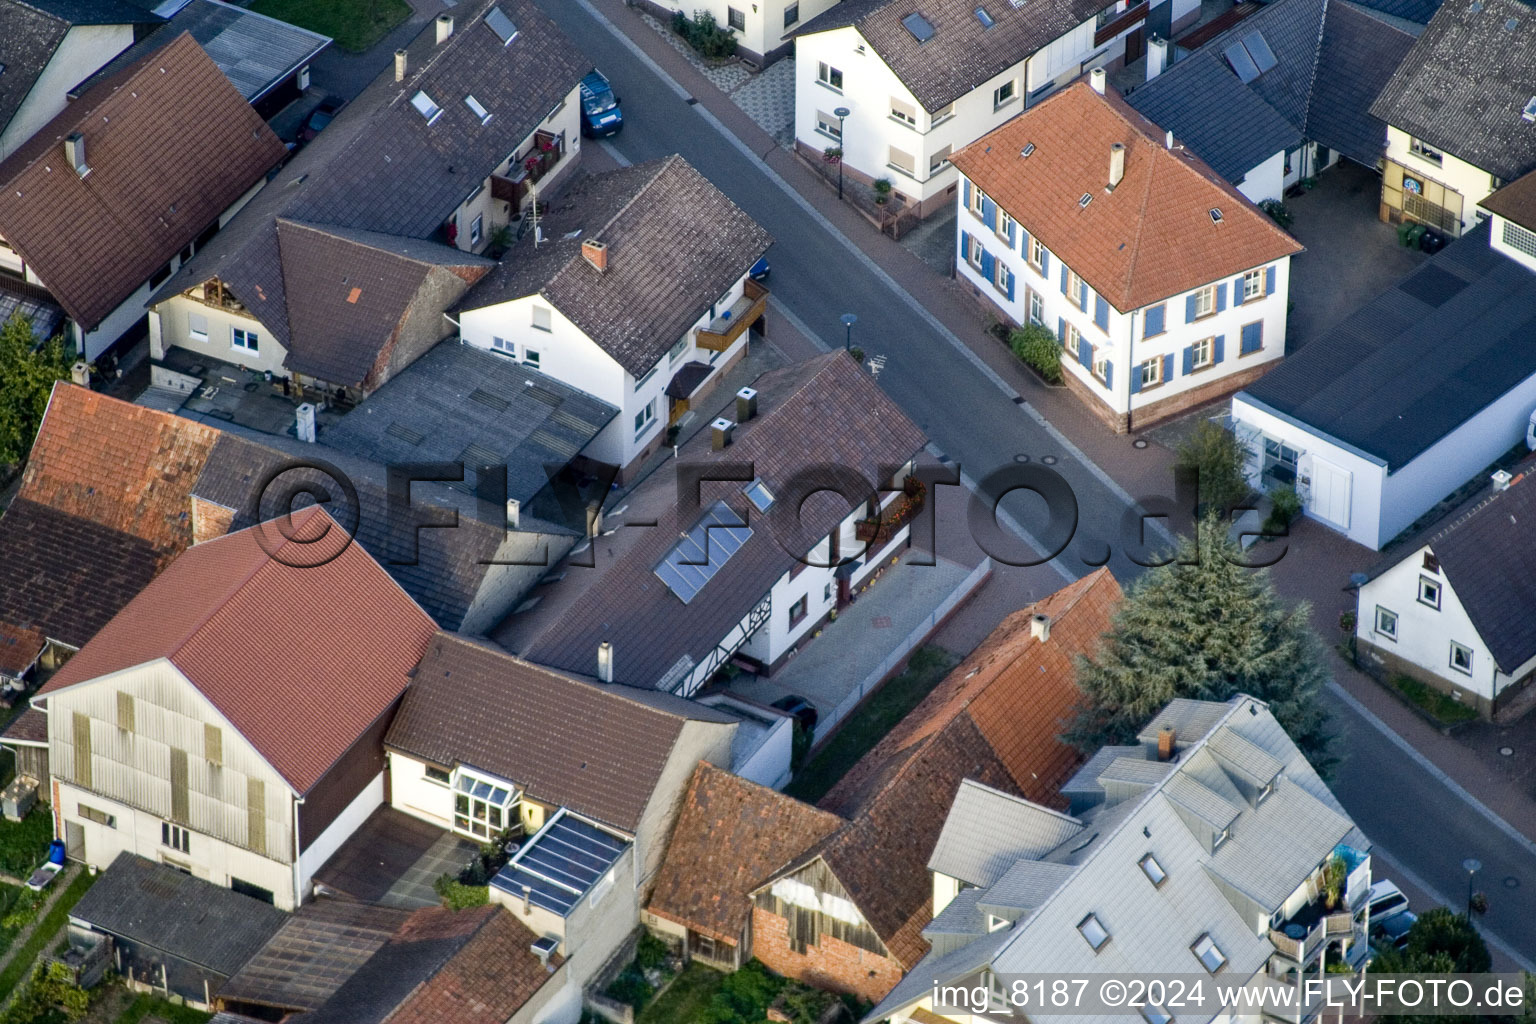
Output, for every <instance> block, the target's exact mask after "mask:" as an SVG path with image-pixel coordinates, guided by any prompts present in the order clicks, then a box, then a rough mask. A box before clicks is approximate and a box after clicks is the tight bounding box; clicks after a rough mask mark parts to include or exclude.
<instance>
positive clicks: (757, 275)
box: [747, 256, 1536, 419]
mask: <svg viewBox="0 0 1536 1024" xmlns="http://www.w3.org/2000/svg"><path fill="white" fill-rule="evenodd" d="M769 269H770V268H769V266H768V257H767V256H764V257H763V258H762V259H760V260H758V261H757V262H756V263H754V264H752V269H751V270H748V271H747V276H748V277H750V278H751V279H752V280H754V281H766V280H768V271H769ZM1533 419H1536V417H1533Z"/></svg>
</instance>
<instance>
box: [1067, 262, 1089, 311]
mask: <svg viewBox="0 0 1536 1024" xmlns="http://www.w3.org/2000/svg"><path fill="white" fill-rule="evenodd" d="M1086 291H1087V289H1085V288H1084V287H1083V279H1082V278H1080V277H1078V276H1077V271H1075V270H1073V269H1072V268H1071V267H1068V268H1067V301H1068V302H1070V303H1072V305H1073V306H1075V307H1076V308H1078V309H1081V310H1083V312H1085V313H1086V312H1087V309H1086V307H1085V306H1084V302H1083V295H1084V293H1085V292H1086Z"/></svg>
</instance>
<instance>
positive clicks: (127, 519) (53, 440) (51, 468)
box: [19, 175, 219, 556]
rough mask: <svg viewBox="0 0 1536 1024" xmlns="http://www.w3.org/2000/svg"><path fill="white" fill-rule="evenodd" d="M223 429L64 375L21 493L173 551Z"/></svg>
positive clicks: (186, 541)
mask: <svg viewBox="0 0 1536 1024" xmlns="http://www.w3.org/2000/svg"><path fill="white" fill-rule="evenodd" d="M91 177H92V180H94V179H95V175H92V176H91ZM218 433H219V432H218V431H217V430H214V429H213V428H211V427H205V426H202V425H200V424H197V423H193V422H192V421H191V420H186V419H183V418H181V417H180V416H174V415H172V414H170V413H164V412H159V411H157V410H155V409H146V408H144V407H143V406H139V405H130V404H129V403H127V402H124V401H120V400H119V399H116V398H108V397H107V396H106V395H99V394H96V393H95V392H92V391H88V390H86V389H85V388H81V387H76V386H75V385H73V384H65V383H62V382H61V383H59V384H56V385H54V388H53V396H52V398H50V399H49V401H48V411H47V413H46V414H45V415H44V416H43V422H42V426H41V427H39V428H38V432H37V441H36V443H35V444H34V445H33V446H32V454H31V456H30V458H29V460H28V462H27V469H26V472H25V474H24V475H23V476H22V481H21V490H20V492H19V494H20V496H21V497H23V498H27V499H30V500H32V501H35V502H37V503H39V504H42V505H48V506H50V507H52V508H55V509H57V510H58V511H60V512H63V513H66V514H68V515H71V516H79V517H80V518H82V519H87V520H90V521H91V522H93V523H96V524H98V525H100V526H105V527H107V528H109V529H112V530H117V531H119V532H121V533H127V534H131V535H132V536H135V537H138V538H141V539H142V540H144V541H146V542H147V543H149V544H150V545H152V546H153V547H154V549H155V550H156V551H158V552H160V553H161V554H162V555H165V556H173V555H176V554H178V553H179V552H181V551H182V550H184V549H185V548H187V547H188V546H189V545H191V543H192V512H191V508H192V505H191V501H190V496H191V493H192V487H193V485H195V484H196V483H197V478H198V475H199V474H200V473H201V472H202V471H203V466H204V464H205V463H206V462H207V461H208V453H209V452H210V451H211V450H212V448H213V442H214V441H215V440H216V439H217V438H218Z"/></svg>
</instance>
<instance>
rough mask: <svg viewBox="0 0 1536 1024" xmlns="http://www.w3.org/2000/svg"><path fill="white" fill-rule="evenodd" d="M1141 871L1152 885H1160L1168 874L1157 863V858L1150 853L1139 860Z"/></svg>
mask: <svg viewBox="0 0 1536 1024" xmlns="http://www.w3.org/2000/svg"><path fill="white" fill-rule="evenodd" d="M1141 871H1142V874H1144V875H1146V876H1147V878H1148V879H1150V880H1151V882H1152V884H1153V885H1162V884H1163V882H1164V881H1166V880H1167V878H1168V872H1166V871H1164V870H1163V866H1162V865H1161V864H1159V863H1158V862H1157V858H1156V857H1154V856H1152V855H1151V854H1150V853H1149V854H1147V855H1146V856H1145V857H1143V858H1141Z"/></svg>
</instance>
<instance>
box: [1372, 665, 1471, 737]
mask: <svg viewBox="0 0 1536 1024" xmlns="http://www.w3.org/2000/svg"><path fill="white" fill-rule="evenodd" d="M1389 682H1390V683H1391V685H1392V686H1393V687H1395V688H1396V689H1397V692H1398V693H1400V694H1402V695H1403V696H1404V697H1406V698H1407V699H1408V700H1409V701H1410V702H1412V703H1413V704H1414V705H1415V706H1417V707H1419V708H1420V709H1422V710H1423V711H1426V712H1428V713H1429V715H1430V717H1431V718H1434V719H1435V720H1437V721H1438V722H1440V724H1441V725H1460V724H1461V723H1462V722H1470V721H1472V719H1474V718H1476V717H1477V709H1476V708H1474V707H1470V706H1469V705H1466V704H1463V703H1462V702H1461V701H1459V700H1456V699H1455V698H1454V697H1451V696H1450V695H1449V694H1445V693H1441V692H1440V691H1439V690H1436V689H1435V688H1433V687H1430V686H1425V685H1424V684H1423V683H1421V682H1419V681H1418V680H1417V679H1413V678H1410V677H1408V676H1405V675H1394V676H1392V677H1391V679H1390V680H1389Z"/></svg>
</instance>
